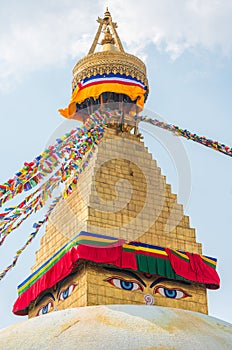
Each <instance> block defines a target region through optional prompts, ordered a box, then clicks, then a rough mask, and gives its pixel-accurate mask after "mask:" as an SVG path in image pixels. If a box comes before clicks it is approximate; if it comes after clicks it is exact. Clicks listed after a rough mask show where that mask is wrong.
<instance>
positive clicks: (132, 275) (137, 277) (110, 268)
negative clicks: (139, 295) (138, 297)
mask: <svg viewBox="0 0 232 350" xmlns="http://www.w3.org/2000/svg"><path fill="white" fill-rule="evenodd" d="M104 269H106V270H108V271H112V272H120V273H124V274H126V275H128V276H131V277H134V278H135V279H137V281H139V282H140V283H141V284H142V285H143V286H144V287H146V286H147V285H146V283H145V282H144V281H143V280H142V279H141V278H140V277H139V276H137V275H136V274H135V273H134V272H131V271H128V270H120V269H116V268H113V267H104Z"/></svg>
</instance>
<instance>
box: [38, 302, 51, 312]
mask: <svg viewBox="0 0 232 350" xmlns="http://www.w3.org/2000/svg"><path fill="white" fill-rule="evenodd" d="M52 307H53V303H52V301H49V302H48V303H47V304H46V305H45V306H43V307H41V308H40V309H39V311H38V312H37V316H41V315H45V314H47V313H48V312H49V311H51V309H52Z"/></svg>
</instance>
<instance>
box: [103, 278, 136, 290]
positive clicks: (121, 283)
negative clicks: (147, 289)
mask: <svg viewBox="0 0 232 350" xmlns="http://www.w3.org/2000/svg"><path fill="white" fill-rule="evenodd" d="M106 282H109V283H110V284H112V286H115V287H117V288H120V289H124V290H129V291H134V290H143V287H142V286H141V285H140V284H139V283H138V282H135V281H130V280H129V281H128V280H125V279H123V278H119V277H110V278H108V279H107V280H106Z"/></svg>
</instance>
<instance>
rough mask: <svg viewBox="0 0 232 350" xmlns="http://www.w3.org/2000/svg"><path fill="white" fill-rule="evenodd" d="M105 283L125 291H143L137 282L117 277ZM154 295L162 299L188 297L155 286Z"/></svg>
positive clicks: (178, 292)
mask: <svg viewBox="0 0 232 350" xmlns="http://www.w3.org/2000/svg"><path fill="white" fill-rule="evenodd" d="M105 282H108V283H110V284H111V285H112V286H114V287H117V288H120V289H123V290H127V291H136V290H140V291H143V290H144V287H143V286H142V285H141V284H140V283H139V282H138V281H133V280H127V279H124V278H122V277H118V276H115V277H109V278H108V279H106V280H105ZM154 294H160V295H162V296H163V297H165V298H169V299H183V298H186V297H189V296H190V295H189V294H188V293H187V292H184V291H183V290H182V289H178V288H167V287H164V286H156V287H155V288H154Z"/></svg>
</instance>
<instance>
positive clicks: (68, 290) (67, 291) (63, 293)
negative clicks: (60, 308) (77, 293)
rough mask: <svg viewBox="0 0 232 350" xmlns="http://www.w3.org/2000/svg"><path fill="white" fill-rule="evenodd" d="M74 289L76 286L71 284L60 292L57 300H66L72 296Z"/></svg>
mask: <svg viewBox="0 0 232 350" xmlns="http://www.w3.org/2000/svg"><path fill="white" fill-rule="evenodd" d="M75 287H76V284H75V283H72V284H70V286H68V287H67V288H66V289H64V290H62V291H61V292H60V295H59V300H65V299H67V298H68V297H69V296H70V295H71V294H72V292H73V291H74V289H75Z"/></svg>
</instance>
